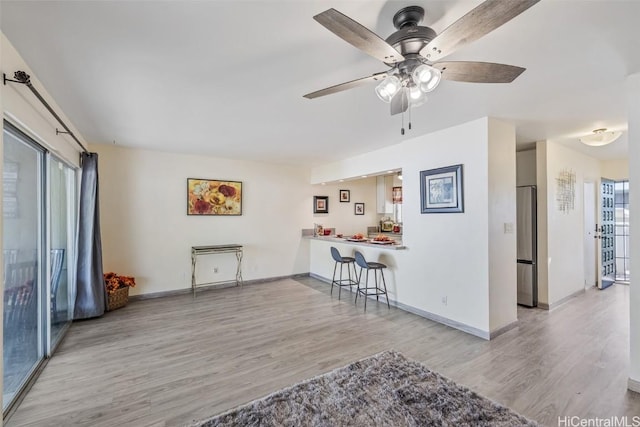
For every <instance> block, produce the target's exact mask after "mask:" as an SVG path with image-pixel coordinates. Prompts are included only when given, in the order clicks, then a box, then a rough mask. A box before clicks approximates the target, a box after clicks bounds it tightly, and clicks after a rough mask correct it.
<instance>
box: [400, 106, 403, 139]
mask: <svg viewBox="0 0 640 427" xmlns="http://www.w3.org/2000/svg"><path fill="white" fill-rule="evenodd" d="M400 135H404V111H403V112H402V127H401V128H400Z"/></svg>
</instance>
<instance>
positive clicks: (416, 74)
mask: <svg viewBox="0 0 640 427" xmlns="http://www.w3.org/2000/svg"><path fill="white" fill-rule="evenodd" d="M411 78H412V79H413V82H414V83H415V84H416V85H417V86H419V87H420V90H422V91H423V92H425V93H426V92H431V91H432V90H434V89H435V88H436V87H438V84H439V83H440V79H442V73H441V72H440V70H438V69H437V68H434V67H432V66H430V65H427V64H422V65H419V66H417V67H416V68H415V70H413V73H411Z"/></svg>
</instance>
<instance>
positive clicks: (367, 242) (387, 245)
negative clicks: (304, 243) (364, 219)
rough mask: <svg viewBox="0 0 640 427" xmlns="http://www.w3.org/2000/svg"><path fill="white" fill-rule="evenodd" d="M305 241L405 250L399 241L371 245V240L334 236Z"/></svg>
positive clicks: (310, 237)
mask: <svg viewBox="0 0 640 427" xmlns="http://www.w3.org/2000/svg"><path fill="white" fill-rule="evenodd" d="M305 237H306V238H307V239H312V240H320V241H323V242H335V243H345V244H348V245H349V244H350V245H356V246H367V247H370V248H371V247H374V248H380V249H391V250H400V249H407V247H406V246H404V245H402V242H401V241H398V240H396V241H395V242H394V243H387V242H384V243H382V242H381V243H372V239H363V240H356V239H349V238H345V237H335V236H305Z"/></svg>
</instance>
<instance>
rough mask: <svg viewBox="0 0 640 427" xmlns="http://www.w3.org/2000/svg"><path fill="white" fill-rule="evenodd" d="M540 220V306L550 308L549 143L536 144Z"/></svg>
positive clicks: (538, 216)
mask: <svg viewBox="0 0 640 427" xmlns="http://www.w3.org/2000/svg"><path fill="white" fill-rule="evenodd" d="M536 185H537V197H538V200H537V204H538V210H537V214H538V215H537V220H538V242H537V243H538V304H539V305H540V306H545V305H546V306H547V307H548V306H549V263H548V259H549V250H548V241H547V236H548V234H549V233H548V227H547V210H548V206H547V142H546V141H538V142H536Z"/></svg>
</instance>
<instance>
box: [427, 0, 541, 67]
mask: <svg viewBox="0 0 640 427" xmlns="http://www.w3.org/2000/svg"><path fill="white" fill-rule="evenodd" d="M539 1H540V0H487V1H485V2H484V3H481V4H480V6H478V7H476V8H475V9H473V10H472V11H471V12H469V13H467V14H466V15H464V16H463V17H462V18H460V19H458V20H457V21H456V22H454V23H453V24H451V25H450V26H449V27H447V28H446V29H445V30H444V31H443V32H441V33H440V34H438V35H437V36H436V37H435V38H434V39H433V40H431V41H430V42H429V43H428V44H427V45H426V46H425V47H423V48H422V50H421V51H420V55H422V56H424V57H425V58H427V59H428V60H429V61H437V60H439V59H440V58H444V57H445V56H447V55H451V54H452V53H453V52H455V51H456V50H457V49H459V48H461V47H463V46H465V45H466V44H469V43H471V42H473V41H475V40H477V39H479V38H480V37H482V36H484V35H486V34H489V33H490V32H491V31H493V30H495V29H496V28H498V27H500V26H501V25H503V24H505V23H507V22H508V21H510V20H511V19H513V18H515V17H516V16H518V15H520V14H521V13H522V12H524V11H525V10H527V9H529V8H530V7H531V6H533V5H534V4H536V3H538V2H539Z"/></svg>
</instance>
